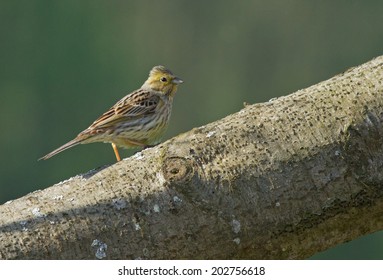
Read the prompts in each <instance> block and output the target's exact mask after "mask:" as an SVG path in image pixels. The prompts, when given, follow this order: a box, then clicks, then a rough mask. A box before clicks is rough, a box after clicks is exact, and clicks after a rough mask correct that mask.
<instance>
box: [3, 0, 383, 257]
mask: <svg viewBox="0 0 383 280" xmlns="http://www.w3.org/2000/svg"><path fill="white" fill-rule="evenodd" d="M382 24H383V1H379V0H376V1H371V0H370V1H350V0H348V1H303V0H302V1H299V0H295V1H260V0H259V1H255V0H253V1H250V0H242V1H203V0H198V1H196V0H195V1H190V0H172V1H154V0H152V1H149V0H140V1H138V0H132V1H97V0H96V1H95V0H92V1H90V0H89V1H79V0H69V1H68V0H66V1H52V0H50V1H48V0H46V1H31V0H28V1H27V0H26V1H13V0H8V1H7V0H2V1H1V2H0V30H1V44H0V62H1V67H0V116H1V120H2V121H1V133H2V137H0V149H1V150H0V152H1V161H0V162H1V166H0V170H1V176H0V180H1V183H0V187H1V188H0V203H4V202H5V201H7V200H10V199H15V198H17V197H20V196H22V195H25V194H27V193H29V192H32V191H34V190H36V189H42V188H45V187H48V186H50V185H52V184H54V183H57V182H60V181H61V180H65V179H67V178H70V177H72V176H74V175H76V174H79V173H83V172H86V171H88V170H90V169H93V168H96V167H99V166H102V165H105V164H111V163H114V162H115V157H114V154H113V152H112V149H111V146H110V145H107V144H91V145H85V146H78V147H76V148H73V149H70V150H68V151H66V152H64V153H62V154H59V155H58V156H56V157H54V158H52V159H50V160H48V161H43V162H41V161H40V162H37V159H38V158H39V157H41V156H43V155H45V154H46V153H48V152H50V151H51V150H53V149H55V148H57V147H58V146H60V145H62V144H64V143H65V142H67V141H69V140H71V139H72V138H73V137H75V136H76V135H77V133H79V132H80V131H82V130H83V129H85V128H87V127H88V126H89V125H90V124H91V123H92V122H93V120H95V119H96V118H97V117H98V116H99V115H100V114H101V113H103V112H104V111H105V110H106V109H107V108H109V107H110V106H112V105H113V104H114V103H115V102H116V101H117V100H119V99H120V98H121V97H123V96H124V95H125V94H127V93H129V92H130V91H132V90H134V89H136V88H138V87H140V86H141V84H142V83H143V82H144V80H145V79H146V77H147V75H148V71H149V70H150V69H151V67H152V66H154V65H158V64H163V65H165V66H167V67H169V68H170V69H172V70H173V72H174V73H176V74H177V75H178V76H180V77H181V78H183V79H184V81H185V83H184V84H183V85H182V86H181V87H180V88H179V91H178V93H177V96H176V99H175V104H174V107H173V108H174V109H173V117H172V119H171V123H170V127H169V130H168V132H167V134H166V136H165V139H168V138H170V137H173V136H175V135H177V134H179V133H181V132H185V131H188V130H190V129H191V128H193V127H196V126H201V125H204V124H207V123H209V122H212V121H215V120H217V119H220V118H222V117H224V116H226V115H228V114H231V113H234V112H236V111H238V110H240V109H241V108H242V106H243V102H244V101H246V102H249V103H258V102H264V101H267V100H269V99H270V98H272V97H277V96H281V95H287V94H289V93H292V92H294V91H296V90H298V89H301V88H305V87H307V86H310V85H312V84H315V83H317V82H320V81H322V80H324V79H327V78H330V77H332V76H333V75H335V74H338V73H340V72H343V71H344V70H346V69H348V68H349V67H351V66H355V65H358V64H361V63H364V62H366V61H368V60H370V59H372V58H373V57H375V56H379V55H382V44H383V28H382ZM133 152H134V151H125V152H123V154H122V155H123V156H124V157H126V156H129V155H131V154H132V153H133ZM382 249H383V234H382V232H379V233H375V234H372V235H369V236H366V237H363V238H360V239H358V240H354V241H352V242H349V243H347V244H343V245H340V246H337V247H336V248H333V249H330V250H328V251H326V252H323V253H320V254H317V255H316V256H314V257H313V258H315V259H383V250H382Z"/></svg>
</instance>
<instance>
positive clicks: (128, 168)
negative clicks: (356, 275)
mask: <svg viewBox="0 0 383 280" xmlns="http://www.w3.org/2000/svg"><path fill="white" fill-rule="evenodd" d="M382 81H383V57H378V58H376V59H374V60H372V61H370V62H368V63H366V64H363V65H361V66H359V67H355V68H353V69H350V70H348V71H346V72H345V73H343V74H341V75H338V76H335V77H333V78H331V79H329V80H327V81H324V82H321V83H319V84H317V85H314V86H312V87H309V88H307V89H304V90H300V91H298V92H296V93H294V94H291V95H289V96H285V97H281V98H277V99H274V100H272V101H269V102H266V103H262V104H255V105H250V106H246V107H245V108H244V109H243V110H241V111H240V112H238V113H236V114H233V115H230V116H228V117H226V118H224V119H222V120H219V121H217V122H214V123H211V124H208V125H206V126H203V127H200V128H196V129H193V130H191V131H189V132H187V133H184V134H182V135H179V136H178V137H175V138H173V139H171V140H169V141H167V142H165V143H163V144H161V145H158V146H156V147H154V148H151V149H147V150H144V151H142V152H141V153H137V154H136V155H134V156H132V157H130V158H127V159H125V160H123V161H121V162H118V163H116V164H114V165H112V166H108V167H105V168H100V169H98V170H93V171H91V172H89V173H87V174H84V175H79V176H76V177H74V178H71V179H69V180H67V181H65V182H61V183H59V184H57V185H54V186H52V187H50V188H48V189H45V190H43V191H37V192H34V193H32V194H29V195H27V196H24V197H22V198H20V199H17V200H14V201H11V202H9V203H6V204H4V205H2V206H0V244H1V247H0V258H3V259H92V258H96V257H97V258H107V259H137V258H141V259H186V258H191V259H232V258H234V259H237V258H245V259H253V258H257V259H301V258H307V257H309V256H311V255H313V254H314V253H317V252H319V251H323V250H325V249H327V248H330V247H332V246H335V245H336V244H339V243H342V242H346V241H349V240H351V239H354V238H356V237H358V236H361V235H364V234H368V233H372V232H374V231H377V230H381V229H382V228H383V216H382V211H383V199H382V197H383V196H382V193H383V191H382V190H383V184H382V181H383V172H382V171H383V170H382V169H383V141H382V139H383V127H382V120H383V83H382Z"/></svg>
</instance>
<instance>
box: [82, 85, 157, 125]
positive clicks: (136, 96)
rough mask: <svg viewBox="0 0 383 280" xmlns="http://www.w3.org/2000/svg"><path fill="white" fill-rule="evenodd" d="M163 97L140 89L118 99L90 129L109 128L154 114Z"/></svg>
mask: <svg viewBox="0 0 383 280" xmlns="http://www.w3.org/2000/svg"><path fill="white" fill-rule="evenodd" d="M160 102H161V98H160V97H159V96H158V95H157V94H154V93H152V92H149V91H146V90H143V89H139V90H137V91H134V92H132V93H130V94H128V95H127V96H125V97H124V98H122V99H121V100H120V101H118V102H117V103H116V104H115V105H114V106H113V107H111V108H110V109H109V110H108V111H107V112H105V113H104V114H102V115H101V116H100V117H99V118H98V119H97V120H95V121H94V122H93V124H92V125H91V126H90V127H89V128H88V129H91V130H93V129H103V128H109V127H111V126H113V125H114V124H116V123H119V122H125V121H129V120H135V119H138V118H142V117H144V116H147V115H150V114H153V113H154V112H155V111H156V108H157V106H158V105H159V103H160Z"/></svg>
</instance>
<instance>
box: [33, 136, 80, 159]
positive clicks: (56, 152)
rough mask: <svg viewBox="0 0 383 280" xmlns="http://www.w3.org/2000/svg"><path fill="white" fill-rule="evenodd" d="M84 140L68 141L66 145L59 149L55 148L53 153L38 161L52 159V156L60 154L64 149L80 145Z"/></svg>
mask: <svg viewBox="0 0 383 280" xmlns="http://www.w3.org/2000/svg"><path fill="white" fill-rule="evenodd" d="M83 140H84V139H78V138H75V139H73V140H72V141H69V142H68V143H66V144H64V145H62V146H61V147H60V148H57V149H56V150H54V151H53V152H50V153H49V154H47V155H45V156H43V157H41V158H39V160H42V159H43V160H46V159H48V158H51V157H53V156H54V155H57V154H58V153H61V152H62V151H65V150H66V149H69V148H72V147H74V146H76V145H78V144H80V143H81V142H82V141H83Z"/></svg>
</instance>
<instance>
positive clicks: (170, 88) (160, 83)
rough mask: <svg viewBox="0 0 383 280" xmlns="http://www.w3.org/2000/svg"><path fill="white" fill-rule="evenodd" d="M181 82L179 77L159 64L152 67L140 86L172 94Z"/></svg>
mask: <svg viewBox="0 0 383 280" xmlns="http://www.w3.org/2000/svg"><path fill="white" fill-rule="evenodd" d="M182 83H183V81H182V80H181V79H180V78H178V77H176V76H175V75H174V74H173V73H172V72H171V71H170V70H169V69H166V68H165V67H164V66H161V65H160V66H154V67H153V69H152V70H151V71H150V73H149V77H148V79H147V80H146V81H145V83H144V84H143V85H142V88H145V89H150V90H155V91H159V92H162V93H163V94H166V95H170V96H173V95H174V93H175V92H176V91H177V87H178V85H179V84H182Z"/></svg>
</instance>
